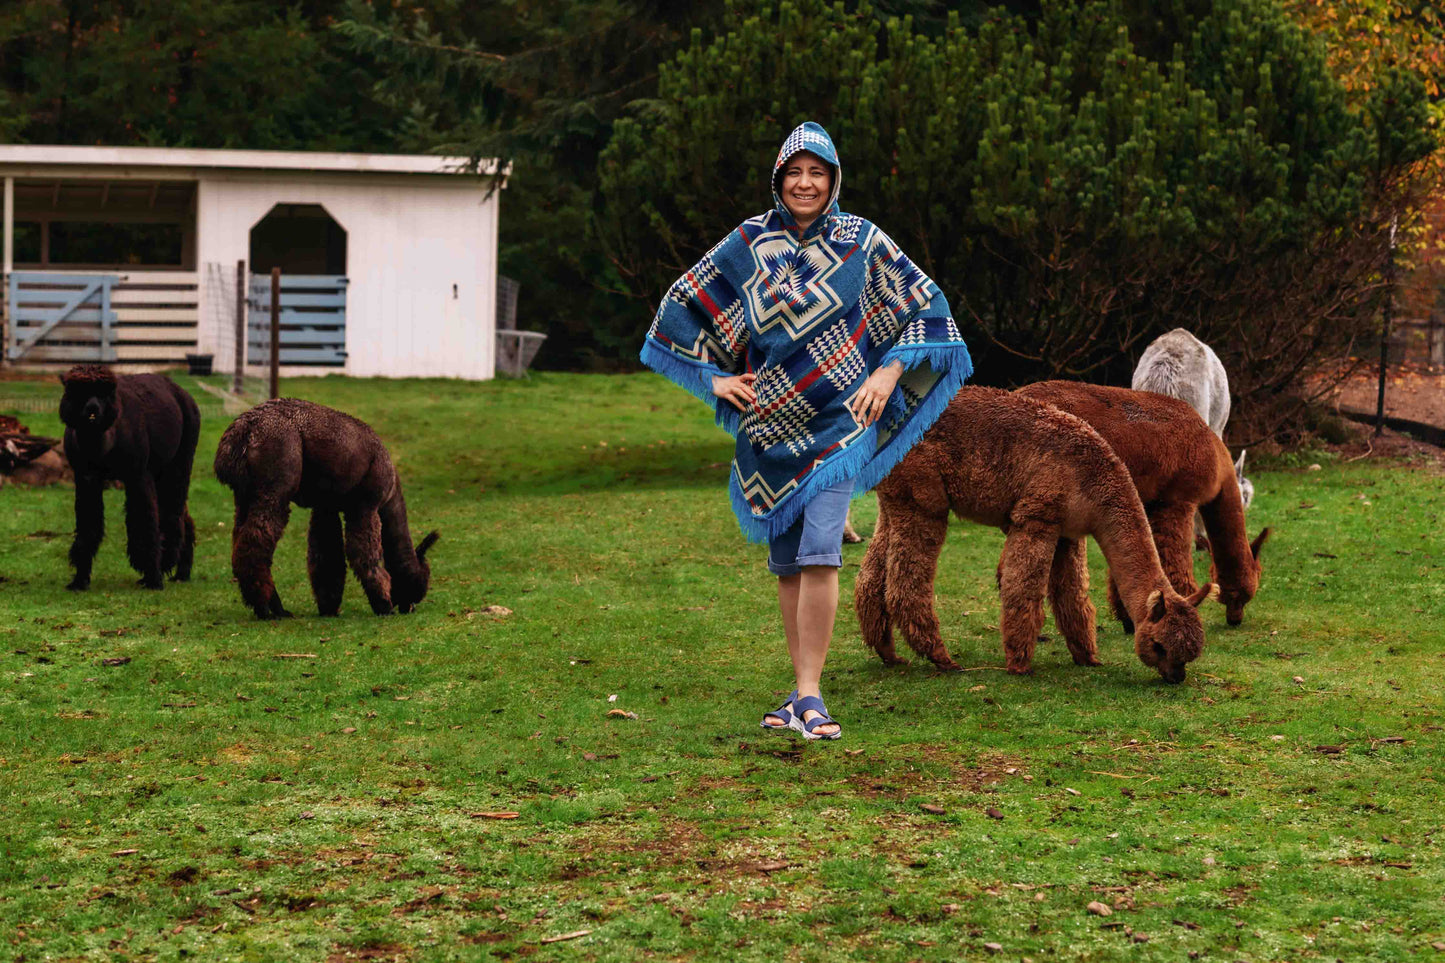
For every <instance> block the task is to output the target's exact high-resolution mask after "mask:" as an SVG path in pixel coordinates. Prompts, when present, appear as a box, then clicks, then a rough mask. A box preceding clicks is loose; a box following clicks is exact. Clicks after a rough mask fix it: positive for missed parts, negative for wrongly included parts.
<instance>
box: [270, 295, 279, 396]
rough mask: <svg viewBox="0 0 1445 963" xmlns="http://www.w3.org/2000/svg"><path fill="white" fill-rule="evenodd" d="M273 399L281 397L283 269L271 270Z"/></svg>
mask: <svg viewBox="0 0 1445 963" xmlns="http://www.w3.org/2000/svg"><path fill="white" fill-rule="evenodd" d="M271 397H272V398H279V397H281V269H280V268H278V267H273V268H272V269H271Z"/></svg>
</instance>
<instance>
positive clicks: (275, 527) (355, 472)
mask: <svg viewBox="0 0 1445 963" xmlns="http://www.w3.org/2000/svg"><path fill="white" fill-rule="evenodd" d="M215 470H216V477H217V478H219V479H220V480H221V481H222V482H223V483H224V484H226V485H228V486H229V487H230V488H231V489H232V491H233V493H234V494H235V501H236V527H235V529H234V530H233V531H232V532H231V571H232V572H233V573H234V574H235V576H236V581H237V582H238V583H240V586H241V598H242V599H243V600H244V601H245V603H246V604H247V605H249V606H250V607H251V609H252V610H253V611H254V612H255V613H256V617H257V618H259V619H275V618H282V617H285V616H289V615H290V614H291V613H290V612H287V611H286V609H285V607H284V606H282V604H281V596H280V595H278V594H277V592H276V584H275V583H274V582H273V581H272V580H271V558H272V555H273V554H274V553H275V551H276V543H277V542H278V541H280V539H281V533H282V532H284V531H285V530H286V520H287V518H288V516H289V515H290V512H291V503H292V502H295V503H296V504H297V505H299V506H300V507H302V508H309V509H311V529H310V532H309V533H308V535H307V544H306V569H307V571H308V573H309V574H310V576H311V592H312V595H314V596H315V598H316V607H317V609H318V610H319V611H320V612H321V614H322V615H336V614H337V613H338V612H339V611H340V610H341V592H342V589H343V588H344V586H345V585H346V563H347V562H348V561H350V563H351V570H352V571H353V572H355V573H356V578H357V579H358V580H359V581H360V582H361V587H362V588H363V589H365V590H366V598H367V601H369V602H370V603H371V610H372V611H373V612H375V613H376V614H377V615H386V614H388V613H390V612H391V611H392V610H393V608H395V609H396V610H397V611H401V612H410V611H411V610H412V609H413V608H414V607H415V606H416V604H417V603H418V602H420V601H421V600H422V598H424V597H425V596H426V590H427V583H428V582H429V581H430V578H431V568H430V567H429V566H428V565H427V561H426V553H427V549H429V548H431V546H432V543H434V542H435V541H436V540H437V533H436V532H432V533H431V534H430V535H428V536H427V537H426V538H424V539H422V540H421V543H420V544H419V545H417V546H416V548H415V549H413V548H412V544H411V533H410V531H409V529H408V528H407V522H406V501H405V500H404V499H403V498H402V495H401V480H400V479H399V478H397V476H396V469H395V468H393V467H392V464H391V456H390V455H388V454H387V452H386V446H385V445H383V444H382V443H381V439H380V438H378V437H377V436H376V432H374V431H372V430H371V428H370V426H368V425H367V424H366V423H365V422H362V421H360V420H358V419H356V418H353V417H351V416H350V415H347V414H343V413H342V412H339V411H336V410H334V409H332V408H327V407H325V406H323V405H318V404H313V403H312V402H309V401H301V400H298V399H295V398H281V399H278V400H275V401H268V402H266V403H265V404H261V405H257V406H256V407H255V408H252V409H251V410H250V411H247V412H246V413H244V414H243V415H241V417H239V418H237V419H236V420H235V421H233V422H232V423H231V425H230V427H228V428H227V429H226V432H225V434H223V435H222V436H221V443H220V445H219V446H218V447H217V449H216V462H215ZM343 518H344V519H345V521H346V536H345V543H344V546H345V547H344V548H343V541H342V534H341V522H342V519H343Z"/></svg>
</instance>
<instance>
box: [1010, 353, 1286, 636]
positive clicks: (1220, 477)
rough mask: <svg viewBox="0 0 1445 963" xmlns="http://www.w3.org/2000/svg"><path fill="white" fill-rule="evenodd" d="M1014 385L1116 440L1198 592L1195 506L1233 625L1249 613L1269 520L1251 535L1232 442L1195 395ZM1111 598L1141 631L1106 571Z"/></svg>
mask: <svg viewBox="0 0 1445 963" xmlns="http://www.w3.org/2000/svg"><path fill="white" fill-rule="evenodd" d="M1015 394H1020V395H1023V396H1024V397H1026V398H1032V399H1034V400H1035V401H1042V402H1043V403H1044V404H1047V405H1053V406H1054V407H1055V408H1058V409H1059V410H1060V411H1067V412H1068V413H1069V414H1071V415H1074V416H1076V417H1078V418H1082V419H1083V420H1084V421H1086V422H1088V424H1089V427H1090V428H1093V429H1094V430H1095V431H1097V432H1098V433H1099V434H1100V436H1102V437H1103V439H1104V440H1105V441H1107V442H1108V443H1109V447H1110V448H1113V449H1114V454H1116V455H1118V456H1119V458H1120V460H1122V461H1123V462H1124V467H1126V468H1128V469H1129V475H1130V477H1132V478H1133V479H1134V487H1135V488H1136V489H1138V491H1139V499H1140V501H1142V502H1143V503H1144V513H1145V514H1146V515H1147V516H1148V517H1149V527H1150V528H1151V529H1152V530H1153V532H1154V545H1155V548H1157V549H1158V551H1159V562H1160V564H1162V565H1163V566H1164V572H1165V574H1166V575H1168V576H1169V581H1170V583H1171V584H1173V586H1174V589H1175V591H1177V592H1179V593H1180V594H1181V595H1188V594H1190V593H1191V592H1193V591H1194V588H1195V586H1194V512H1195V509H1196V508H1197V509H1198V511H1199V514H1200V515H1201V516H1202V517H1203V518H1204V528H1205V531H1206V532H1208V533H1209V544H1210V551H1211V552H1212V553H1213V556H1214V561H1213V564H1212V565H1211V566H1210V574H1209V577H1210V579H1211V580H1213V581H1215V582H1217V583H1218V584H1219V598H1220V601H1222V602H1223V603H1224V610H1225V618H1226V619H1228V621H1229V624H1230V625H1238V624H1239V623H1240V622H1241V621H1243V620H1244V607H1245V606H1246V605H1248V604H1249V602H1250V600H1251V599H1253V598H1254V596H1255V593H1256V592H1258V591H1259V574H1260V565H1259V550H1260V549H1261V548H1262V547H1263V546H1264V543H1265V540H1266V539H1268V538H1269V529H1268V528H1266V529H1265V530H1264V531H1262V532H1260V533H1259V536H1258V537H1257V538H1256V539H1255V540H1254V541H1253V542H1251V541H1249V539H1248V536H1247V535H1246V534H1245V530H1244V500H1243V498H1242V497H1241V496H1240V491H1239V482H1238V479H1237V478H1236V476H1235V469H1234V462H1233V461H1232V460H1231V459H1230V457H1229V449H1228V448H1226V447H1225V446H1224V442H1223V441H1221V440H1220V439H1219V436H1217V435H1216V434H1214V432H1213V431H1211V430H1210V429H1209V426H1208V425H1206V424H1205V423H1204V419H1203V418H1201V417H1200V416H1199V413H1198V412H1197V411H1195V410H1194V409H1193V408H1192V407H1191V406H1190V405H1189V404H1188V403H1186V402H1183V401H1180V400H1179V399H1177V398H1171V397H1169V396H1167V395H1161V394H1155V393H1154V392H1152V391H1132V390H1130V389H1128V388H1106V387H1103V386H1102V385H1088V384H1083V383H1081V382H1077V381H1043V382H1040V383H1038V384H1033V385H1025V386H1024V387H1022V388H1019V389H1018V390H1017V391H1016V392H1015ZM1109 607H1110V608H1111V609H1112V610H1113V612H1114V614H1115V616H1117V617H1118V619H1119V621H1120V622H1122V623H1123V624H1124V631H1125V632H1133V631H1134V623H1133V620H1132V619H1130V617H1129V613H1128V612H1127V611H1126V610H1125V609H1124V606H1123V605H1122V604H1121V602H1120V600H1119V591H1118V587H1117V586H1116V585H1115V584H1114V579H1113V576H1112V574H1111V575H1110V578H1109Z"/></svg>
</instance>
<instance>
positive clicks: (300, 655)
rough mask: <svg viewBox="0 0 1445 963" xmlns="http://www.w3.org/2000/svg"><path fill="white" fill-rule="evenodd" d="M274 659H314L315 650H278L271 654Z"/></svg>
mask: <svg viewBox="0 0 1445 963" xmlns="http://www.w3.org/2000/svg"><path fill="white" fill-rule="evenodd" d="M271 658H273V659H314V658H316V653H315V652H278V653H277V654H275V655H273V656H271Z"/></svg>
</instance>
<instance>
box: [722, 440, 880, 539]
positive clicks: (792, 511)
mask: <svg viewBox="0 0 1445 963" xmlns="http://www.w3.org/2000/svg"><path fill="white" fill-rule="evenodd" d="M877 430H878V429H877V428H869V429H868V434H866V435H864V436H863V437H862V438H860V439H859V440H858V441H855V442H854V443H853V444H852V445H850V446H848V447H847V448H845V449H843V451H842V452H841V453H840V454H837V455H834V456H833V457H832V458H831V459H829V460H828V461H826V462H824V463H823V466H822V467H821V468H818V469H816V470H814V471H813V473H812V474H811V475H809V476H808V478H807V480H806V481H804V482H803V487H802V488H800V489H798V490H797V491H795V492H793V493H792V494H791V495H789V496H788V497H787V498H786V499H785V500H784V501H783V503H782V504H781V505H779V506H777V507H776V508H774V509H773V512H772V514H770V515H754V514H753V506H751V505H749V504H748V500H747V498H745V497H744V496H743V489H742V485H741V484H740V483H739V482H738V473H737V471H736V469H734V470H732V471H731V472H730V474H729V477H728V495H729V496H730V497H731V498H732V503H733V514H734V515H736V516H737V517H738V527H739V528H741V529H742V530H743V535H744V536H746V537H747V540H748V541H750V542H770V541H772V540H773V539H775V538H777V537H778V536H780V535H782V534H783V533H784V532H786V531H787V530H788V529H790V528H792V527H793V523H794V522H796V521H797V520H798V516H800V515H802V514H803V508H804V506H806V505H807V504H808V502H810V501H811V500H812V499H813V496H814V495H816V494H817V493H818V492H820V491H822V490H823V489H825V488H831V487H832V486H834V485H836V484H838V483H839V482H842V481H847V480H848V479H849V478H855V477H857V475H858V473H859V472H860V471H862V470H863V466H864V465H865V464H867V462H868V459H869V458H871V457H872V455H873V440H874V438H876V437H877ZM860 491H862V489H859V488H857V487H856V486H855V487H854V494H857V493H858V492H860Z"/></svg>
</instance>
